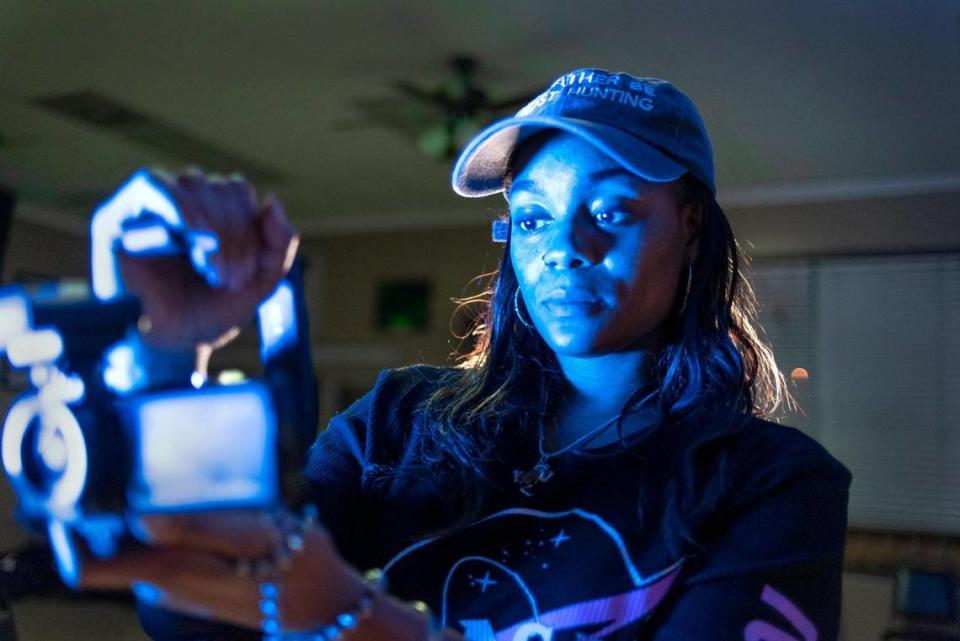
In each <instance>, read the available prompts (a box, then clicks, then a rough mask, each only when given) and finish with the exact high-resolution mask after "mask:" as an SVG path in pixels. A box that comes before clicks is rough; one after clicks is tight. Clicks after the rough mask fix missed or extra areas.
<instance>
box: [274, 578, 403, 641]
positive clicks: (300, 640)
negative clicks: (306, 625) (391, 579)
mask: <svg viewBox="0 0 960 641" xmlns="http://www.w3.org/2000/svg"><path fill="white" fill-rule="evenodd" d="M364 578H365V579H366V582H365V585H364V590H363V594H361V595H360V598H359V599H357V602H356V603H355V604H354V606H353V607H352V608H350V609H349V610H346V611H344V612H341V613H340V614H338V615H337V616H335V617H334V619H333V623H329V624H327V625H323V626H321V627H320V628H317V629H316V630H310V631H306V632H286V633H282V632H281V631H280V621H279V614H280V608H279V606H278V604H277V600H278V599H279V597H280V590H279V588H278V587H277V585H276V584H275V583H270V582H264V583H261V584H260V596H261V601H260V614H261V616H262V617H263V620H262V622H261V629H262V630H263V633H264V636H263V641H336V639H339V638H340V636H341V635H342V634H343V633H344V632H345V631H347V630H351V629H353V628H355V627H357V624H359V623H360V621H362V620H363V619H365V618H366V617H367V616H369V615H370V612H371V611H372V610H373V606H374V600H375V599H376V596H377V594H378V593H379V592H382V591H383V590H384V576H383V572H381V571H380V570H379V569H372V570H367V571H366V572H365V573H364Z"/></svg>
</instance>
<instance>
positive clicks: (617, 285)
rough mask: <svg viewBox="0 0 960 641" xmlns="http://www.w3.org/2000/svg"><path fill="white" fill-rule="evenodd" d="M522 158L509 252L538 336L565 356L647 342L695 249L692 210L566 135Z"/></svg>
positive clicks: (667, 189)
mask: <svg viewBox="0 0 960 641" xmlns="http://www.w3.org/2000/svg"><path fill="white" fill-rule="evenodd" d="M521 153H522V152H521ZM520 161H521V162H520V163H519V169H520V171H519V172H518V173H516V174H515V175H514V176H513V180H512V183H511V189H510V195H509V200H510V221H511V229H510V234H511V235H510V259H511V263H512V265H513V269H514V271H515V272H516V274H517V279H518V280H519V283H520V292H521V295H522V296H523V301H524V302H525V304H526V307H527V310H529V313H530V316H531V319H532V320H533V323H534V325H535V326H536V328H537V330H538V331H539V332H540V335H541V336H542V337H543V338H544V340H545V341H546V342H547V344H548V345H549V346H550V348H551V349H553V350H554V352H556V353H557V354H561V355H568V356H595V355H602V354H608V353H612V352H620V351H625V350H631V349H639V348H645V347H651V346H653V344H654V341H655V340H656V331H657V329H658V327H659V326H660V324H661V323H662V322H663V321H664V319H666V317H667V315H668V314H669V313H670V310H671V308H672V307H673V305H674V301H675V298H676V297H677V295H678V290H679V288H680V282H681V274H682V277H683V278H684V279H686V270H687V265H688V264H689V263H690V261H691V259H692V258H693V256H694V255H695V251H696V241H695V236H696V230H697V228H698V226H699V209H698V208H696V207H693V206H690V205H686V204H681V202H680V200H679V198H678V189H677V187H676V185H674V184H670V183H650V182H646V181H644V180H643V179H642V178H640V177H638V176H636V175H635V174H632V173H630V172H629V171H627V170H626V169H624V168H623V167H622V166H621V165H620V164H619V163H618V162H616V161H615V160H613V159H612V158H610V157H608V156H607V155H605V154H604V153H603V152H601V151H599V150H598V149H596V148H595V147H594V146H593V145H591V144H590V143H588V142H586V141H583V140H581V139H580V138H578V137H575V136H573V135H570V134H566V133H559V134H557V135H555V136H553V137H551V138H549V139H548V140H547V142H546V143H545V144H543V145H542V146H541V147H539V148H535V150H534V151H532V152H527V157H526V158H524V157H523V156H521V158H520ZM684 282H685V280H684ZM681 295H682V294H681Z"/></svg>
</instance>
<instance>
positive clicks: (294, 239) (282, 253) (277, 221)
mask: <svg viewBox="0 0 960 641" xmlns="http://www.w3.org/2000/svg"><path fill="white" fill-rule="evenodd" d="M260 233H261V235H262V238H263V244H264V247H263V250H262V253H261V255H260V259H259V263H258V269H257V280H258V281H260V282H262V283H267V284H269V285H270V287H271V288H272V286H273V285H276V283H277V281H279V280H280V279H281V278H283V276H284V275H285V274H286V273H287V271H288V270H289V269H290V267H291V266H292V265H293V260H294V258H296V255H297V249H298V247H299V245H300V237H299V236H298V235H297V233H296V231H294V229H293V225H291V224H290V221H289V220H287V215H286V211H285V210H284V207H283V204H282V203H281V202H280V201H279V200H278V199H277V198H276V197H275V196H274V195H273V194H271V195H270V196H268V197H267V200H266V202H265V203H264V206H263V208H262V209H261V210H260Z"/></svg>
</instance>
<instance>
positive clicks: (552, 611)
mask: <svg viewBox="0 0 960 641" xmlns="http://www.w3.org/2000/svg"><path fill="white" fill-rule="evenodd" d="M680 567H681V562H680V561H678V562H676V563H673V564H672V565H670V566H669V567H666V568H664V569H662V570H659V571H657V572H654V573H651V574H649V575H648V576H642V575H641V573H640V572H639V570H638V569H637V567H636V565H635V564H634V561H633V560H632V559H631V558H630V554H629V552H628V550H627V547H626V545H625V543H624V540H623V537H622V536H621V535H620V533H619V532H617V531H616V530H615V529H614V528H613V527H612V526H611V525H610V524H609V523H607V522H606V521H604V520H603V519H602V518H600V517H599V516H597V515H596V514H592V513H590V512H585V511H583V510H579V509H574V510H568V511H564V512H544V511H539V510H529V509H520V508H517V509H509V510H504V511H502V512H497V513H495V514H492V515H490V516H488V517H486V518H484V519H481V520H479V521H477V522H475V523H473V524H472V525H470V526H469V527H466V528H463V529H461V530H459V531H457V532H455V533H453V534H451V535H449V536H446V537H441V538H433V539H427V540H424V541H421V542H419V543H417V544H415V545H412V546H410V547H408V548H407V549H405V550H403V551H402V552H400V553H399V554H397V555H396V556H394V558H393V559H392V560H391V561H390V562H389V563H387V564H386V565H385V566H384V572H385V573H386V576H387V580H388V582H389V585H390V586H391V591H394V592H395V593H397V594H400V595H402V596H403V597H404V598H415V599H420V600H423V601H426V602H427V603H429V604H431V607H434V608H435V609H436V614H437V615H438V616H439V617H440V618H441V622H442V623H443V625H445V626H451V627H455V628H456V627H458V628H460V629H461V630H462V632H463V634H464V636H465V638H466V639H467V641H535V640H536V641H592V640H594V639H597V640H599V639H612V638H620V635H617V634H615V633H618V632H620V633H621V634H626V633H628V632H629V631H630V630H631V629H633V628H635V626H636V625H637V624H638V623H639V622H640V621H642V620H643V619H644V618H645V617H646V616H647V615H649V614H650V613H651V612H653V611H654V609H655V608H656V607H657V605H659V604H660V603H661V602H662V601H663V599H664V597H665V596H666V595H667V593H668V592H669V590H670V588H671V586H672V585H673V584H674V582H675V580H676V578H677V576H678V575H679V573H680ZM624 638H628V637H624Z"/></svg>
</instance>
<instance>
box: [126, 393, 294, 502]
mask: <svg viewBox="0 0 960 641" xmlns="http://www.w3.org/2000/svg"><path fill="white" fill-rule="evenodd" d="M130 408H131V409H132V416H133V423H134V425H133V427H131V428H130V429H134V430H135V431H136V433H137V434H136V436H137V439H136V442H137V445H136V448H137V453H136V455H135V457H134V458H135V459H136V460H139V468H138V469H136V470H134V474H133V480H132V482H131V486H130V488H129V491H128V497H129V502H130V507H131V509H132V510H134V511H135V512H151V511H164V510H182V509H203V508H217V507H229V506H232V505H239V506H243V507H251V506H268V505H273V504H274V503H275V502H276V501H277V500H278V497H279V488H278V485H277V461H276V457H275V452H276V441H277V424H276V418H275V416H274V415H273V410H272V409H271V405H270V395H269V392H268V391H267V389H266V388H265V387H264V386H263V385H261V384H260V383H246V384H243V385H235V386H231V387H226V388H221V387H208V388H204V389H203V390H200V391H194V390H189V391H180V392H168V393H164V394H153V395H149V396H145V397H139V398H135V399H131V401H130Z"/></svg>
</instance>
